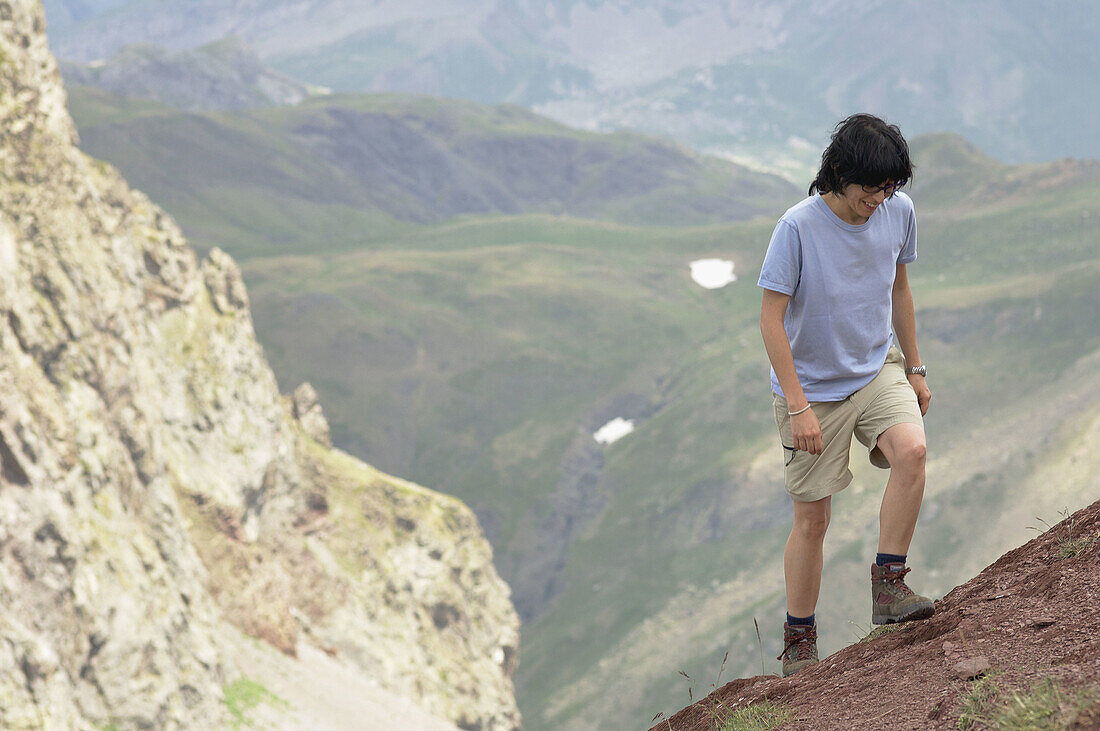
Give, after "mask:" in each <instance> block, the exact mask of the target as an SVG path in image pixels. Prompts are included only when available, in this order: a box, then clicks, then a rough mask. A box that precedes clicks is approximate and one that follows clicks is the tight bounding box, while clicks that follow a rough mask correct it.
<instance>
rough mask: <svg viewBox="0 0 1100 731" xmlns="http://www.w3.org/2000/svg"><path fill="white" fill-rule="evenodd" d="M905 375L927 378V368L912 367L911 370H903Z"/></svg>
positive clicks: (922, 366)
mask: <svg viewBox="0 0 1100 731" xmlns="http://www.w3.org/2000/svg"><path fill="white" fill-rule="evenodd" d="M905 375H907V376H927V375H928V366H924V365H919V366H913V367H912V368H906V369H905Z"/></svg>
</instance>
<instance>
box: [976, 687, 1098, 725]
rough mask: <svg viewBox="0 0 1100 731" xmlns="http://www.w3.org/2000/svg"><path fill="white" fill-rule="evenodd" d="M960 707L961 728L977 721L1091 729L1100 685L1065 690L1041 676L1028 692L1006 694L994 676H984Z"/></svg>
mask: <svg viewBox="0 0 1100 731" xmlns="http://www.w3.org/2000/svg"><path fill="white" fill-rule="evenodd" d="M960 707H961V711H962V712H961V713H960V714H959V728H960V729H969V728H973V727H974V726H975V725H977V724H981V725H982V726H986V727H989V728H994V729H997V730H998V731H1029V730H1030V729H1072V728H1093V727H1094V726H1093V725H1092V724H1094V723H1095V722H1096V721H1097V720H1100V686H1096V685H1093V686H1090V687H1086V688H1079V689H1066V688H1063V687H1061V686H1060V685H1059V684H1058V682H1057V681H1055V680H1054V679H1052V678H1042V679H1041V680H1039V681H1037V682H1035V683H1034V684H1033V685H1032V686H1031V688H1030V689H1029V690H1028V692H1027V693H1024V694H1020V693H1017V692H1015V691H1013V692H1011V693H1006V692H1005V691H1004V690H1003V689H1001V688H999V687H998V686H997V681H996V678H995V677H994V676H986V677H984V678H982V679H981V680H979V681H977V682H976V683H974V684H973V685H972V686H971V688H970V690H969V691H967V693H966V694H964V695H963V697H962V699H961V701H960Z"/></svg>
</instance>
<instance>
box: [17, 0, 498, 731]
mask: <svg viewBox="0 0 1100 731" xmlns="http://www.w3.org/2000/svg"><path fill="white" fill-rule="evenodd" d="M295 403H296V402H292V399H290V398H289V397H282V396H280V395H279V392H278V389H277V386H276V383H275V378H274V376H273V374H272V372H271V369H270V368H269V366H268V364H267V362H266V361H265V359H264V356H263V353H262V351H261V349H260V347H259V345H258V344H257V342H256V340H255V336H254V333H253V329H252V321H251V315H250V313H249V310H248V298H247V294H246V292H245V288H244V285H243V282H242V281H241V278H240V273H239V271H238V270H237V267H236V265H235V264H234V263H233V261H232V260H231V259H230V258H229V257H228V256H227V255H225V254H224V253H222V252H220V251H216V250H215V251H213V252H211V254H210V255H209V257H208V258H207V259H206V260H205V261H203V262H201V263H200V262H199V261H198V259H197V258H196V256H195V253H194V252H193V251H192V249H190V248H189V247H188V245H187V243H186V242H185V241H184V239H183V237H182V235H181V234H180V232H179V230H178V229H177V227H176V226H175V224H174V223H173V222H172V221H171V220H170V219H169V218H168V217H167V216H166V215H165V214H164V213H163V212H161V211H160V210H159V209H158V208H157V207H156V206H155V205H153V204H152V203H151V202H150V201H149V200H148V199H147V198H146V197H145V196H144V195H142V194H141V193H139V192H137V191H133V190H130V189H129V188H128V187H127V185H126V184H125V182H124V181H123V180H122V179H121V178H120V176H119V175H118V174H117V172H115V171H114V170H113V169H112V168H110V167H109V166H107V165H105V164H103V163H101V162H98V161H96V160H93V159H91V158H88V157H86V156H85V155H83V154H82V153H80V152H79V150H78V149H77V148H76V133H75V130H74V127H73V125H72V122H71V121H70V119H69V117H68V114H67V112H66V110H65V98H64V92H63V89H62V86H61V82H60V77H59V74H58V71H57V65H56V63H55V61H54V60H53V58H52V57H51V56H50V54H49V51H48V49H47V44H46V36H45V28H44V19H43V14H42V8H41V6H40V4H39V2H37V0H15V1H13V2H0V668H3V672H0V727H3V728H25V727H27V728H30V727H33V728H37V727H43V726H44V727H48V728H66V729H68V728H72V729H77V728H80V729H91V728H93V727H97V726H102V725H103V724H111V723H114V724H117V725H121V726H125V727H137V728H154V727H155V728H173V727H185V728H216V727H221V726H225V725H228V724H229V722H230V719H229V718H228V712H227V710H226V707H225V704H224V702H223V699H222V694H223V687H224V686H225V685H226V684H227V683H228V682H229V681H231V680H232V679H233V678H235V677H236V676H238V675H239V671H238V669H237V668H236V666H235V665H234V658H233V657H232V656H231V654H229V653H226V652H225V651H224V650H223V648H224V647H226V646H227V645H226V643H225V642H224V641H223V640H224V635H225V633H226V624H225V623H226V621H228V622H231V623H232V624H234V625H236V626H237V627H239V628H240V629H242V630H244V631H245V632H246V633H248V634H251V635H253V636H255V637H259V638H262V639H264V640H266V641H267V642H269V643H271V644H272V645H274V646H276V647H278V648H280V649H281V650H283V651H284V652H285V653H288V654H291V655H292V654H294V653H295V652H296V648H298V647H299V646H300V645H299V643H303V642H308V643H312V644H315V645H316V646H318V647H321V648H322V649H325V650H327V651H328V652H329V653H330V654H332V655H334V656H335V657H337V658H338V659H340V660H341V661H343V662H346V663H348V664H351V665H353V666H357V667H359V668H360V669H361V670H362V671H363V672H364V674H366V675H369V676H370V677H373V678H374V679H375V680H376V681H377V682H378V683H379V684H380V685H382V686H383V687H386V688H388V689H391V690H394V691H397V692H399V693H402V694H405V695H407V696H411V697H413V698H415V699H417V700H418V702H419V703H420V704H421V705H422V706H423V707H424V708H425V709H427V710H428V711H430V712H432V713H434V714H435V715H437V716H440V717H443V718H447V719H450V720H451V721H452V722H454V723H456V724H458V725H460V726H462V727H465V728H482V729H510V728H514V727H516V726H518V724H519V715H518V711H517V710H516V706H515V701H514V697H513V690H512V682H511V675H512V673H513V671H514V670H515V665H516V657H517V656H516V653H517V646H518V620H517V618H516V614H515V612H514V610H513V608H512V606H511V604H510V601H509V598H508V588H507V586H506V585H505V584H504V583H503V582H502V581H501V580H500V578H499V577H498V576H497V574H496V572H495V570H494V568H493V565H492V555H491V550H490V548H489V545H488V543H487V542H486V541H485V539H484V537H483V536H482V534H481V531H480V528H479V526H478V524H477V521H476V519H475V518H474V516H473V514H472V513H471V512H470V511H469V510H468V509H467V508H466V507H465V506H464V505H462V504H461V503H460V502H458V501H457V500H454V499H451V498H447V497H445V496H441V495H438V494H435V493H432V492H430V491H428V490H426V489H424V488H420V487H418V486H415V485H411V484H408V483H404V482H402V481H400V480H396V479H394V478H390V477H388V476H386V475H383V474H381V473H378V472H376V471H374V470H372V469H371V468H370V467H368V466H367V465H364V464H362V463H360V462H358V461H356V460H354V459H352V458H350V457H348V456H346V455H344V454H342V453H339V452H336V451H334V450H332V449H331V448H329V447H328V446H327V445H325V444H324V443H323V442H324V433H323V431H322V430H321V426H320V425H321V424H323V423H324V421H323V415H321V414H320V410H319V407H318V406H317V404H316V402H315V401H314V403H313V404H312V405H311V406H310V407H309V408H306V410H305V411H304V412H300V411H299V412H298V418H296V417H295V405H294V404H295Z"/></svg>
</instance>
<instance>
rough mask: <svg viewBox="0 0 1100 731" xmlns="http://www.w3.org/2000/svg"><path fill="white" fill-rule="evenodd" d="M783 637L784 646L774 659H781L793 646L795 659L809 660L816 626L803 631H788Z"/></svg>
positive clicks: (814, 639)
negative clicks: (784, 640)
mask: <svg viewBox="0 0 1100 731" xmlns="http://www.w3.org/2000/svg"><path fill="white" fill-rule="evenodd" d="M785 639H786V646H784V648H783V652H781V653H779V657H777V658H775V659H776V660H782V659H783V656H784V655H786V654H787V651H788V650H790V649H791V648H792V647H793V648H795V653H796V656H795V660H810V659H812V658H813V656H814V655H813V653H814V643H815V642H817V626H816V625H815V626H814V627H811V628H810V629H808V630H806V631H804V632H790V633H789V634H788V635H787V637H786V638H785Z"/></svg>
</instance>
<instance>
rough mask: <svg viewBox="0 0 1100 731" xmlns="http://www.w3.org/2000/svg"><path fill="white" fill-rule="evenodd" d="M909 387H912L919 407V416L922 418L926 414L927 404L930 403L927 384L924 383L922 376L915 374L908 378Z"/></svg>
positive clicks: (930, 395)
mask: <svg viewBox="0 0 1100 731" xmlns="http://www.w3.org/2000/svg"><path fill="white" fill-rule="evenodd" d="M908 378H909V385H910V386H912V387H913V391H915V392H916V394H917V405H919V406H920V415H921V416H924V415H925V414H927V413H928V404H929V402H931V401H932V392H931V391H930V390H928V384H927V383H925V382H924V376H921V375H918V374H916V373H914V374H912V375H910V376H908Z"/></svg>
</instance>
